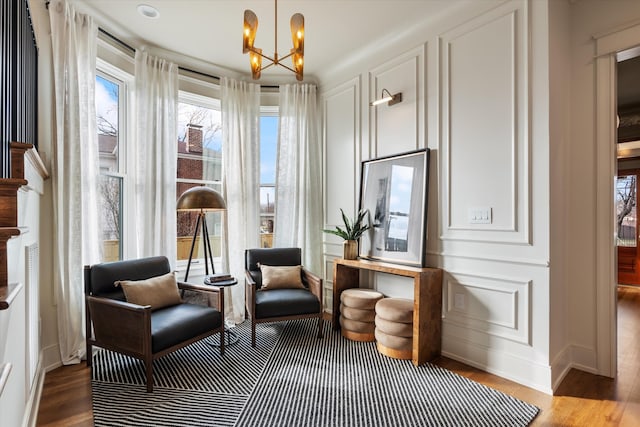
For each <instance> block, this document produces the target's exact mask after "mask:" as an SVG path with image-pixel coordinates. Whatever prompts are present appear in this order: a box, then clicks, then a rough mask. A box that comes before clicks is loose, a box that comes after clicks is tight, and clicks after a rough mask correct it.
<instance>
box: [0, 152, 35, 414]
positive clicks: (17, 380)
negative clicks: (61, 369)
mask: <svg viewBox="0 0 640 427" xmlns="http://www.w3.org/2000/svg"><path fill="white" fill-rule="evenodd" d="M33 160H34V158H33V157H31V156H27V157H26V159H25V179H27V180H28V181H29V184H28V185H27V186H25V187H22V188H21V189H20V190H19V191H18V226H19V227H20V228H21V234H20V235H19V236H17V237H14V238H13V239H11V240H9V242H8V244H7V252H8V253H7V267H8V279H9V280H8V282H9V283H19V284H20V285H21V288H20V291H19V293H18V294H17V296H16V297H15V299H14V300H13V301H12V302H11V304H10V306H9V308H8V309H6V310H0V365H2V364H4V363H10V364H11V366H12V369H11V372H10V374H9V378H8V381H7V384H6V386H5V388H4V390H3V392H2V395H0V414H1V417H2V418H1V422H2V425H7V426H20V425H23V423H25V424H26V423H27V422H29V420H30V419H31V420H32V421H35V417H36V413H37V402H38V397H39V388H40V387H41V384H42V380H43V378H44V377H43V375H42V369H41V365H40V360H41V359H40V313H39V297H40V288H41V283H40V277H41V276H40V274H39V272H40V269H39V258H40V257H39V252H40V248H39V245H40V226H39V224H40V199H41V197H42V194H43V176H44V174H43V173H42V172H43V169H42V168H41V167H40V164H38V163H37V161H36V162H34V161H33Z"/></svg>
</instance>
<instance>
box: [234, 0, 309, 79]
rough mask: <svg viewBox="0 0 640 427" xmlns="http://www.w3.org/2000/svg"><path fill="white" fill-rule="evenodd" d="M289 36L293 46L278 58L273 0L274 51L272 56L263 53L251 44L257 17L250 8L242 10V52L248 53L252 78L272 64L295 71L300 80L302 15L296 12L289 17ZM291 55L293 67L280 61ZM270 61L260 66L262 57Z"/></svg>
mask: <svg viewBox="0 0 640 427" xmlns="http://www.w3.org/2000/svg"><path fill="white" fill-rule="evenodd" d="M290 26H291V38H292V40H293V48H292V49H291V51H290V52H289V54H288V55H286V56H283V57H282V58H280V57H279V56H278V0H275V44H274V49H275V53H274V54H273V58H271V57H269V56H266V55H263V54H262V49H259V48H257V47H255V46H254V45H253V42H254V41H255V39H256V32H257V30H258V17H257V16H256V14H255V13H253V11H252V10H249V9H247V10H245V11H244V32H243V35H242V53H249V63H250V64H251V76H252V77H253V78H254V79H256V80H257V79H259V78H260V73H261V71H262V70H265V69H267V68H269V67H271V66H272V65H279V66H281V67H284V68H286V69H287V70H289V71H291V72H293V73H295V75H296V79H297V80H300V81H301V80H302V75H303V73H302V71H303V68H304V16H302V14H301V13H296V14H294V15H293V16H292V17H291V23H290ZM289 57H291V60H292V62H293V67H289V66H287V65H285V64H283V63H282V61H284V60H285V59H287V58H289ZM263 58H264V59H266V60H267V61H270V63H269V64H267V65H265V66H264V67H263V66H262V59H263Z"/></svg>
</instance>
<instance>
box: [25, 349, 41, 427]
mask: <svg viewBox="0 0 640 427" xmlns="http://www.w3.org/2000/svg"><path fill="white" fill-rule="evenodd" d="M42 354H43V352H42V351H41V352H40V355H39V356H40V357H39V358H38V365H37V366H36V377H35V379H34V381H33V387H31V392H30V393H29V399H28V400H27V403H26V405H25V408H24V417H23V420H22V427H35V426H36V423H37V421H38V409H39V408H40V397H41V396H42V388H43V386H44V377H45V370H44V369H43V368H42Z"/></svg>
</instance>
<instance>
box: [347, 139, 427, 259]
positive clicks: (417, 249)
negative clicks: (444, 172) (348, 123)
mask: <svg viewBox="0 0 640 427" xmlns="http://www.w3.org/2000/svg"><path fill="white" fill-rule="evenodd" d="M360 180H361V181H360V209H366V210H367V211H368V215H369V224H370V225H371V228H370V229H369V230H367V231H366V232H365V233H364V234H363V235H362V237H360V252H359V256H360V258H366V259H372V260H379V261H385V262H393V263H398V264H406V265H413V266H416V267H424V266H425V265H424V264H425V243H426V229H427V194H428V193H427V192H428V187H429V149H428V148H426V149H422V150H417V151H411V152H408V153H403V154H398V155H394V156H388V157H382V158H379V159H373V160H365V161H363V162H362V171H361V174H360Z"/></svg>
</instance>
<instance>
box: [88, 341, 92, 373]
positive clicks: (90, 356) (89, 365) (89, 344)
mask: <svg viewBox="0 0 640 427" xmlns="http://www.w3.org/2000/svg"><path fill="white" fill-rule="evenodd" d="M86 353H87V354H86V358H87V367H89V368H90V367H91V364H92V363H93V346H92V345H91V343H90V342H89V340H87V341H86Z"/></svg>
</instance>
